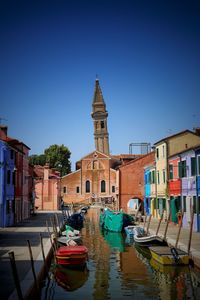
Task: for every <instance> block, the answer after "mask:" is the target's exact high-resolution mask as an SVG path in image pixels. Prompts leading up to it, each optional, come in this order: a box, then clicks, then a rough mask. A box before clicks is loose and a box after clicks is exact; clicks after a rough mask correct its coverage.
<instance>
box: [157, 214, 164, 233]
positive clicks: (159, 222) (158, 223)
mask: <svg viewBox="0 0 200 300" xmlns="http://www.w3.org/2000/svg"><path fill="white" fill-rule="evenodd" d="M162 219H163V213H162V215H161V218H160V220H159V222H158V227H157V230H156V235H158V231H159V229H160V224H161V222H162Z"/></svg>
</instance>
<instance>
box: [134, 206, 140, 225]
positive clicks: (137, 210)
mask: <svg viewBox="0 0 200 300" xmlns="http://www.w3.org/2000/svg"><path fill="white" fill-rule="evenodd" d="M140 206H141V203H140V204H139V206H138V209H137V211H136V214H135V221H136V220H137V215H138V213H139V209H140Z"/></svg>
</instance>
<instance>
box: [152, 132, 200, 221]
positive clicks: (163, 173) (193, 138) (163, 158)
mask: <svg viewBox="0 0 200 300" xmlns="http://www.w3.org/2000/svg"><path fill="white" fill-rule="evenodd" d="M199 143H200V136H199V132H198V131H196V132H192V131H190V130H184V131H181V132H179V133H177V134H174V135H171V136H169V137H166V138H163V139H162V140H160V141H158V142H156V143H155V144H154V146H155V162H156V168H155V171H156V198H157V201H156V204H154V210H157V212H158V215H159V216H161V215H162V213H164V217H165V218H166V217H167V215H168V213H169V209H170V198H169V195H168V178H169V176H168V172H169V171H168V157H170V156H172V155H175V154H177V153H179V152H181V151H184V150H187V149H189V148H191V147H195V146H198V145H199Z"/></svg>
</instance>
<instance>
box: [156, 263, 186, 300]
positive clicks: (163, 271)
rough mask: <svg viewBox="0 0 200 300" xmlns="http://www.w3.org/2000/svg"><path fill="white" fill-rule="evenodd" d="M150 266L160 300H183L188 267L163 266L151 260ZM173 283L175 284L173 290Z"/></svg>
mask: <svg viewBox="0 0 200 300" xmlns="http://www.w3.org/2000/svg"><path fill="white" fill-rule="evenodd" d="M150 266H151V267H152V271H153V274H154V281H155V283H156V285H157V286H158V288H159V297H160V299H166V300H167V299H185V295H186V291H187V287H186V280H185V275H186V274H189V272H190V270H189V267H188V266H177V267H174V266H163V265H161V264H159V263H158V262H156V261H155V260H154V259H152V258H151V260H150ZM174 282H176V285H175V288H174Z"/></svg>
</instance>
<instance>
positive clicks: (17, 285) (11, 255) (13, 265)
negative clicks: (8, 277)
mask: <svg viewBox="0 0 200 300" xmlns="http://www.w3.org/2000/svg"><path fill="white" fill-rule="evenodd" d="M8 254H9V258H10V263H11V268H12V273H13V277H14V282H15V286H16V290H17V295H18V299H19V300H23V299H24V298H23V295H22V290H21V286H20V281H19V276H18V272H17V267H16V262H15V255H14V252H13V251H9V252H8Z"/></svg>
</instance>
